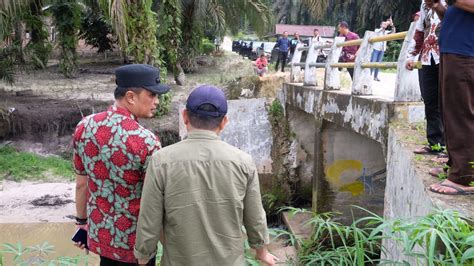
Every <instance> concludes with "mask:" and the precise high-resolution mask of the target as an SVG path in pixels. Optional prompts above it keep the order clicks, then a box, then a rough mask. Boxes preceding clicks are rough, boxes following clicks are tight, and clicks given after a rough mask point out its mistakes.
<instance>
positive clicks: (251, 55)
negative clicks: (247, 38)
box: [248, 41, 263, 61]
mask: <svg viewBox="0 0 474 266" xmlns="http://www.w3.org/2000/svg"><path fill="white" fill-rule="evenodd" d="M262 44H263V42H259V41H255V42H253V43H252V50H251V51H250V53H249V55H248V58H249V59H250V60H252V61H255V60H257V58H258V53H257V49H259V48H260V47H261V46H262Z"/></svg>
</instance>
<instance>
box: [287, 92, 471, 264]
mask: <svg viewBox="0 0 474 266" xmlns="http://www.w3.org/2000/svg"><path fill="white" fill-rule="evenodd" d="M279 99H280V101H281V102H282V104H283V105H284V106H285V111H286V117H287V120H288V123H289V125H290V129H291V131H292V133H293V134H294V135H295V136H296V137H295V138H296V140H297V141H298V144H299V145H298V148H299V149H302V150H304V151H305V153H306V154H307V157H306V159H305V160H304V161H302V162H300V165H301V166H300V168H301V169H306V171H301V172H300V174H301V175H300V178H302V180H303V181H304V182H306V183H307V184H308V185H309V184H310V182H311V185H312V188H313V204H312V205H313V209H314V210H316V211H318V212H327V211H331V212H341V213H342V214H343V215H342V216H343V217H346V220H344V218H342V220H343V222H346V223H348V222H350V221H351V220H352V217H354V216H355V217H356V218H357V217H358V216H359V217H360V216H366V215H367V213H363V212H359V213H358V212H357V210H355V212H354V213H353V211H354V209H352V208H351V207H350V206H351V205H358V206H361V207H364V208H366V209H368V210H370V211H372V212H375V213H377V214H379V215H381V216H382V215H383V216H384V217H385V218H386V219H398V218H410V217H417V216H424V215H427V214H429V213H430V212H432V211H433V210H435V209H452V210H457V211H459V212H460V213H461V214H463V215H465V216H467V217H470V218H474V197H473V196H448V195H440V194H436V193H432V192H430V191H429V190H428V186H429V185H431V184H433V183H435V182H439V180H437V178H435V177H432V176H430V175H429V174H428V170H429V168H431V167H434V166H435V165H434V163H433V162H431V161H430V159H432V158H433V157H434V156H415V154H413V152H412V151H413V150H414V149H415V148H416V147H417V146H419V145H421V144H422V143H423V142H424V141H425V138H426V137H425V132H424V126H422V123H420V122H423V121H424V105H423V103H421V102H402V103H399V102H394V101H393V98H392V99H390V98H389V97H384V96H383V95H382V96H380V95H379V96H377V95H374V96H358V95H352V94H351V92H350V91H343V90H341V91H329V90H322V89H320V88H316V87H305V86H303V85H302V84H294V83H293V84H284V85H283V89H282V90H281V92H280V94H279ZM413 123H418V124H417V126H414V125H413ZM308 169H309V170H308ZM383 244H384V246H385V247H386V248H387V249H388V251H389V253H388V254H390V256H391V259H407V260H408V261H410V259H409V258H406V257H403V255H402V251H401V249H400V248H399V247H397V246H396V245H394V243H393V242H392V241H390V240H384V243H383Z"/></svg>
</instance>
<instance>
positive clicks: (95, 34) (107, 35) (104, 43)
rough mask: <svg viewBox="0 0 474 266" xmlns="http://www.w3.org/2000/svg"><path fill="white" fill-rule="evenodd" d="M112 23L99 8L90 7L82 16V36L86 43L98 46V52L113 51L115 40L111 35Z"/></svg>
mask: <svg viewBox="0 0 474 266" xmlns="http://www.w3.org/2000/svg"><path fill="white" fill-rule="evenodd" d="M111 33H112V25H110V23H109V22H108V21H107V20H106V18H105V16H104V15H103V14H102V12H101V11H100V10H98V9H92V8H89V9H88V10H87V11H86V12H85V13H84V14H83V16H82V18H81V31H80V37H81V38H82V39H84V40H85V41H86V44H88V45H90V46H92V47H94V48H98V51H97V52H98V53H103V52H106V51H107V50H110V51H112V50H113V48H114V42H115V41H114V40H113V39H112V37H111Z"/></svg>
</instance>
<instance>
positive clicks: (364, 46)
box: [290, 23, 421, 102]
mask: <svg viewBox="0 0 474 266" xmlns="http://www.w3.org/2000/svg"><path fill="white" fill-rule="evenodd" d="M374 34H375V33H374V32H373V31H366V32H365V35H364V38H363V39H359V40H352V41H347V42H345V41H344V37H336V38H335V40H334V42H333V43H332V44H331V45H328V44H325V45H323V44H320V43H316V42H315V43H313V42H311V43H310V45H309V46H304V45H303V44H302V43H299V44H298V45H297V46H296V49H295V52H294V55H293V58H292V60H291V64H290V65H291V78H290V79H291V82H295V83H296V82H301V71H302V69H303V70H304V79H303V84H304V85H305V86H318V84H317V78H316V69H317V68H325V77H324V86H323V87H324V90H339V89H340V88H341V82H340V74H339V68H354V76H353V82H352V94H354V95H372V82H373V79H372V77H371V75H370V69H371V68H396V69H397V76H396V81H395V93H394V100H395V101H397V102H410V101H419V100H420V99H421V96H420V87H419V83H418V76H417V73H416V71H409V70H407V69H406V68H405V64H406V60H407V54H408V48H409V46H410V43H411V41H412V39H413V35H414V34H415V23H412V24H411V25H410V29H409V30H408V31H405V32H399V33H394V34H388V35H385V36H377V37H374ZM394 40H404V42H403V45H402V49H401V51H400V54H399V56H398V61H397V62H382V63H373V62H370V58H371V55H372V51H373V44H374V43H376V42H382V41H394ZM354 45H360V47H359V51H358V54H357V57H356V59H355V62H353V63H339V57H340V55H341V52H342V47H344V46H354ZM327 48H331V51H330V53H329V55H328V57H327V60H326V63H317V62H316V60H317V58H318V56H319V54H320V53H321V51H322V49H327ZM304 51H307V52H308V53H307V56H306V61H305V62H301V57H302V54H303V52H304ZM420 67H421V64H420V62H417V63H416V68H420Z"/></svg>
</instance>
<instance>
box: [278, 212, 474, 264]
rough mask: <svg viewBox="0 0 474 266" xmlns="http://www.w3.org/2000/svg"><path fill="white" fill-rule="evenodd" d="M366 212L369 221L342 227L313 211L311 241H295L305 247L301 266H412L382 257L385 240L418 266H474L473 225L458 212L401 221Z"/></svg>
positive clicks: (362, 220)
mask: <svg viewBox="0 0 474 266" xmlns="http://www.w3.org/2000/svg"><path fill="white" fill-rule="evenodd" d="M354 207H356V208H359V209H362V208H360V207H357V206H354ZM282 210H283V211H288V212H289V215H290V217H291V216H294V215H295V214H297V213H299V212H308V211H306V210H303V209H297V208H292V207H287V208H283V209H282ZM362 210H364V209H362ZM365 211H366V212H367V215H368V216H367V217H364V218H361V219H359V220H355V221H354V222H353V223H352V224H350V225H343V224H340V223H339V222H337V219H335V218H334V216H333V215H334V214H331V213H322V214H317V213H313V212H310V213H311V215H312V218H311V219H310V220H308V221H307V222H306V223H305V225H306V226H310V227H312V229H313V230H312V234H311V236H310V237H309V238H307V239H302V238H301V237H300V236H298V235H294V236H292V237H291V238H290V241H292V242H294V241H299V242H300V244H301V249H300V250H299V251H298V254H297V256H298V260H299V264H298V265H375V264H379V263H380V264H386V265H407V264H406V263H404V262H402V261H395V260H382V259H381V258H380V254H381V252H382V253H384V252H387V250H385V249H384V247H383V246H381V240H382V239H391V240H392V242H393V244H395V245H397V246H398V247H399V248H401V249H402V250H403V253H404V255H406V256H409V257H411V258H413V259H415V260H416V261H417V263H416V264H413V265H474V231H473V229H474V227H473V226H472V222H473V221H472V220H471V219H469V218H468V217H466V216H463V215H462V214H460V213H458V212H456V211H452V210H435V211H434V212H433V213H432V214H429V215H426V216H423V217H412V218H407V219H396V220H386V219H384V218H382V217H380V216H378V215H376V214H374V213H372V212H370V211H367V210H365ZM281 234H287V235H291V234H290V233H288V232H284V233H280V235H281Z"/></svg>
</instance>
